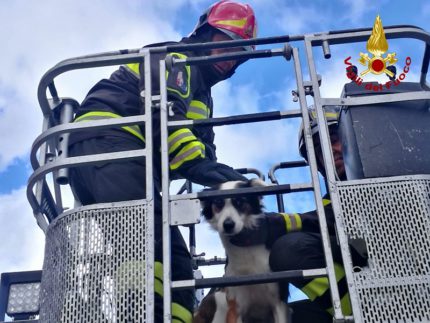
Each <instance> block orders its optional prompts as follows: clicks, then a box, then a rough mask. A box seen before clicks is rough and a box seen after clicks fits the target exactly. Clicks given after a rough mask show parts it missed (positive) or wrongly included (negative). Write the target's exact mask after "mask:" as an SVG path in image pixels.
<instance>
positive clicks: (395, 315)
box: [338, 177, 430, 323]
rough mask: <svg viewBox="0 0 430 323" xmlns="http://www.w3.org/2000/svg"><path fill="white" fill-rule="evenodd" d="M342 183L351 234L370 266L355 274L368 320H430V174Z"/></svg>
mask: <svg viewBox="0 0 430 323" xmlns="http://www.w3.org/2000/svg"><path fill="white" fill-rule="evenodd" d="M416 178H418V179H409V180H407V179H405V180H395V181H393V180H387V181H380V180H379V181H373V182H372V181H370V180H363V181H354V183H358V184H354V185H348V184H346V185H342V184H340V185H339V186H338V193H339V200H340V206H341V211H342V212H341V213H342V214H341V215H340V216H341V217H342V219H343V222H344V224H345V230H346V232H347V235H348V237H350V238H362V239H364V240H365V242H366V245H367V250H368V254H369V266H368V267H364V268H362V269H361V270H357V272H355V273H354V274H353V278H354V284H355V287H356V291H357V294H358V298H359V300H358V301H359V302H360V307H361V309H362V313H361V315H362V319H363V321H364V322H372V323H374V322H430V179H428V178H424V179H419V178H420V177H416Z"/></svg>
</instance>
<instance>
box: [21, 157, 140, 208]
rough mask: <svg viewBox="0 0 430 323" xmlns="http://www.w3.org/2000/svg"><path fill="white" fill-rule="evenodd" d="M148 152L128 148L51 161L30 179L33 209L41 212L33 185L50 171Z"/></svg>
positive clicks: (28, 188) (28, 187) (29, 193)
mask: <svg viewBox="0 0 430 323" xmlns="http://www.w3.org/2000/svg"><path fill="white" fill-rule="evenodd" d="M145 154H146V149H138V150H128V151H121V152H114V153H104V154H95V155H85V156H79V157H68V158H62V159H58V160H55V161H53V162H49V163H47V164H45V165H43V166H41V167H39V168H38V169H36V170H35V171H34V173H33V174H31V176H30V178H29V179H28V184H27V199H28V201H29V202H30V205H31V207H32V208H33V210H38V211H39V212H40V205H39V203H38V201H37V199H36V196H35V195H34V193H33V187H34V185H35V184H36V182H37V181H39V180H43V179H44V176H45V175H46V174H48V173H52V172H54V171H55V170H58V169H61V168H67V167H77V166H83V165H91V164H97V163H104V162H115V161H124V160H132V159H140V158H143V157H144V156H145Z"/></svg>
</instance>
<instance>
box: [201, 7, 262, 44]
mask: <svg viewBox="0 0 430 323" xmlns="http://www.w3.org/2000/svg"><path fill="white" fill-rule="evenodd" d="M206 24H209V25H210V26H212V27H213V28H215V29H217V30H219V31H221V32H223V33H224V34H226V35H228V36H229V37H230V38H231V39H234V40H240V39H251V38H255V37H256V36H257V20H256V19H255V15H254V10H252V8H251V7H250V6H249V5H247V4H241V3H238V2H234V1H230V0H221V1H219V2H217V3H215V4H213V5H212V6H211V7H209V9H208V10H207V11H206V12H205V13H204V14H203V15H201V16H200V18H199V22H198V23H197V26H196V27H195V28H194V31H193V33H195V32H196V31H198V30H199V29H200V28H202V27H203V26H205V25H206ZM245 49H246V50H251V49H255V46H245Z"/></svg>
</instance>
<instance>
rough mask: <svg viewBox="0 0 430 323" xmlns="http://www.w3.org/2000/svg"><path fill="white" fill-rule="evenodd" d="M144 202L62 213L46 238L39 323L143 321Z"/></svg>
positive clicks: (144, 298) (144, 310)
mask: <svg viewBox="0 0 430 323" xmlns="http://www.w3.org/2000/svg"><path fill="white" fill-rule="evenodd" d="M146 210H147V208H146V204H145V201H132V202H121V203H109V204H97V205H92V206H87V207H81V208H78V209H74V210H71V211H68V212H66V213H64V214H63V215H62V216H60V217H59V218H57V219H56V220H55V221H53V222H52V223H51V224H50V226H49V228H48V232H47V235H46V249H45V260H44V267H43V277H42V285H41V294H40V296H41V306H40V308H41V310H40V322H53V323H58V322H145V321H146V315H147V309H146V306H147V295H146V292H145V290H146V288H145V286H146V277H145V264H146V263H147V262H146V258H145V257H147V255H146V254H145V253H146V252H145V251H146V250H147V248H146V243H147V241H146V238H145V232H146V230H145V228H146V217H145V214H146V213H147V212H146Z"/></svg>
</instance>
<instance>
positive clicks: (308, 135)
mask: <svg viewBox="0 0 430 323" xmlns="http://www.w3.org/2000/svg"><path fill="white" fill-rule="evenodd" d="M293 58H294V68H295V72H296V79H297V89H298V92H299V102H300V109H301V111H302V115H303V125H304V126H303V128H304V138H305V144H306V148H307V153H308V162H309V166H310V171H311V178H312V185H313V187H314V196H315V204H316V208H317V211H318V216H319V224H320V230H321V239H322V243H323V247H324V255H325V258H326V265H327V276H328V280H329V285H330V292H331V296H332V300H333V308H334V317H335V318H336V319H340V318H342V317H343V316H342V312H341V308H340V298H339V290H338V288H337V282H336V275H335V271H334V262H333V254H332V251H331V246H330V238H329V233H328V228H327V221H326V216H325V212H324V206H323V203H322V194H321V187H320V183H319V178H318V167H317V162H316V156H315V150H314V144H313V140H312V131H311V128H310V123H309V115H308V107H307V103H306V94H305V89H304V85H303V73H302V69H301V65H300V58H299V51H298V49H297V48H293ZM315 79H316V75H315ZM313 86H314V87H315V86H316V89H318V81H316V85H315V83H314V84H313ZM314 91H315V88H314Z"/></svg>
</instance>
